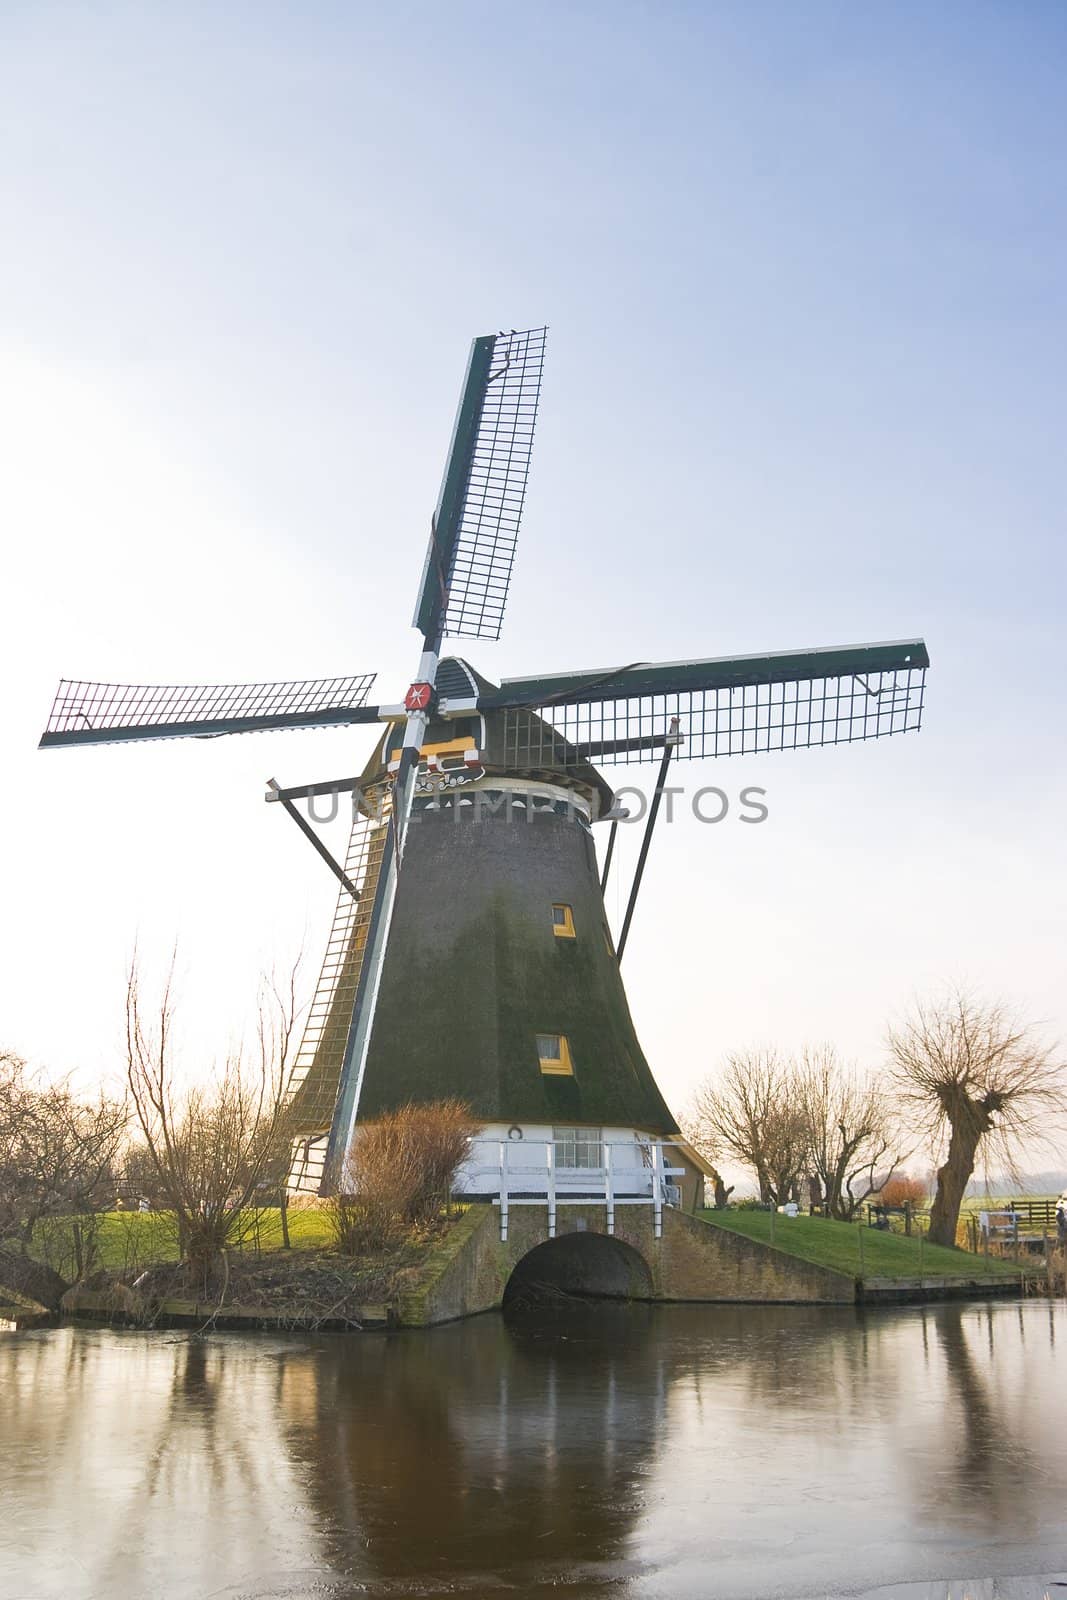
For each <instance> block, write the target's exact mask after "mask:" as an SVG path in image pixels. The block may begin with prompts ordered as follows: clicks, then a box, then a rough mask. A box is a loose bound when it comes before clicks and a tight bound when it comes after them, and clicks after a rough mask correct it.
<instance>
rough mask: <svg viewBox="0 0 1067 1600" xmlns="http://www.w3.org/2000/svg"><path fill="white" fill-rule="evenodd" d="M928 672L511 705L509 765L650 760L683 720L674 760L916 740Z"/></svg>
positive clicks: (508, 712) (506, 744) (507, 734)
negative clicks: (891, 738)
mask: <svg viewBox="0 0 1067 1600" xmlns="http://www.w3.org/2000/svg"><path fill="white" fill-rule="evenodd" d="M925 680H926V668H925V667H903V668H895V669H893V670H889V671H882V672H866V673H864V674H862V675H858V674H842V675H839V676H833V677H825V678H807V679H801V680H794V681H789V682H780V683H754V684H744V685H736V686H724V687H721V688H713V689H692V690H679V691H675V692H672V693H663V694H650V695H641V696H635V697H633V698H631V699H608V700H593V701H583V702H580V703H577V704H575V703H573V702H572V703H566V702H564V703H557V704H554V703H552V702H549V703H547V704H545V705H542V706H538V707H530V708H521V709H515V708H505V710H504V759H505V761H506V762H507V764H508V765H509V766H516V767H519V768H535V769H536V768H549V767H553V766H560V765H562V766H563V767H571V766H577V765H579V764H580V763H582V762H585V761H597V760H599V761H603V762H606V763H608V762H610V763H616V764H619V765H630V764H632V763H634V762H640V761H648V760H649V759H650V756H651V755H653V754H654V753H655V751H656V749H657V748H658V749H662V748H663V747H664V745H665V744H666V742H667V738H668V736H669V735H670V734H671V733H672V722H673V721H674V719H675V718H677V721H678V728H677V735H678V742H677V744H676V745H675V750H674V758H675V760H679V759H682V760H684V759H687V758H688V759H692V760H699V759H700V758H702V757H710V756H738V755H763V754H766V753H768V752H771V751H778V750H801V749H808V748H811V747H815V746H820V745H834V744H854V743H858V742H860V741H862V740H864V739H879V738H885V737H886V736H888V735H891V734H896V733H911V732H915V731H917V730H918V728H919V727H920V724H921V722H922V712H923V695H924V690H925Z"/></svg>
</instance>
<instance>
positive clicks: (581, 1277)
mask: <svg viewBox="0 0 1067 1600" xmlns="http://www.w3.org/2000/svg"><path fill="white" fill-rule="evenodd" d="M555 1295H590V1296H595V1297H596V1298H598V1299H604V1300H651V1299H653V1298H654V1297H655V1288H654V1285H653V1279H652V1269H651V1268H650V1267H649V1264H648V1262H647V1261H646V1260H645V1258H644V1256H643V1255H642V1254H641V1252H640V1251H639V1250H636V1249H635V1248H634V1246H633V1245H632V1244H628V1243H627V1242H626V1240H625V1239H620V1238H618V1237H616V1236H614V1235H608V1234H606V1233H600V1232H592V1231H583V1232H581V1233H563V1234H559V1235H557V1237H556V1238H554V1239H546V1240H544V1241H543V1242H542V1243H541V1244H535V1245H533V1247H532V1248H531V1249H529V1250H527V1251H526V1253H525V1255H523V1256H521V1257H520V1258H519V1260H518V1261H517V1262H516V1263H515V1266H514V1267H513V1268H512V1271H511V1274H510V1276H509V1278H508V1280H507V1283H506V1284H505V1285H504V1294H503V1305H504V1308H505V1310H506V1309H508V1307H515V1306H516V1305H519V1304H521V1303H523V1302H524V1301H529V1300H535V1299H546V1298H547V1299H551V1298H552V1297H553V1296H555Z"/></svg>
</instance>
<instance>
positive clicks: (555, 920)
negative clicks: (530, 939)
mask: <svg viewBox="0 0 1067 1600" xmlns="http://www.w3.org/2000/svg"><path fill="white" fill-rule="evenodd" d="M552 932H553V933H554V934H555V935H556V938H557V939H573V938H575V937H576V935H575V932H574V912H573V911H572V910H571V908H570V906H565V905H554V906H553V907H552Z"/></svg>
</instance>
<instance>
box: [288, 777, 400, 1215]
mask: <svg viewBox="0 0 1067 1600" xmlns="http://www.w3.org/2000/svg"><path fill="white" fill-rule="evenodd" d="M392 800H393V790H392V785H391V784H383V785H381V786H380V787H378V788H375V789H368V790H367V791H366V792H365V793H364V794H363V796H362V802H361V803H362V808H363V809H362V810H361V811H360V812H358V813H357V814H356V816H355V817H354V819H353V823H352V832H351V835H350V836H349V841H348V849H347V852H346V854H345V862H344V868H345V873H346V875H347V876H348V878H349V881H350V882H351V883H353V884H355V886H356V888H357V890H358V891H359V899H358V900H354V899H353V898H352V896H351V895H350V894H349V892H348V890H347V889H345V888H342V889H341V890H340V892H339V893H338V896H337V905H336V907H335V909H334V915H333V922H332V924H331V927H330V937H329V940H328V942H327V945H326V953H325V955H324V956H323V961H322V969H321V971H320V973H319V980H318V983H317V984H316V986H315V994H314V998H313V999H312V1002H311V1006H310V1009H309V1011H308V1015H307V1020H306V1022H305V1024H304V1033H303V1037H302V1038H301V1041H300V1047H299V1049H298V1050H297V1053H296V1055H295V1057H294V1058H293V1065H292V1068H291V1070H290V1073H289V1082H288V1084H287V1086H286V1101H287V1105H288V1107H289V1118H290V1126H291V1130H292V1132H293V1134H294V1137H295V1146H294V1159H293V1169H292V1176H291V1179H290V1182H291V1186H292V1187H294V1188H299V1189H305V1190H307V1191H308V1192H312V1193H316V1194H317V1193H318V1186H319V1181H320V1179H321V1176H322V1170H321V1169H322V1159H323V1156H324V1154H325V1148H326V1144H325V1140H326V1135H327V1133H328V1132H329V1128H330V1124H331V1122H332V1121H333V1113H334V1107H335V1105H336V1102H337V1090H338V1085H339V1082H340V1076H341V1064H342V1061H343V1059H344V1053H345V1045H346V1043H347V1040H348V1032H349V1026H350V1024H351V1021H352V1013H353V1010H354V1009H355V1003H356V992H357V989H358V987H359V978H360V973H361V971H362V968H363V952H364V949H365V948H366V941H367V933H368V930H369V926H370V919H371V913H372V911H373V907H374V896H375V891H376V889H377V887H378V877H379V873H380V870H381V864H382V854H383V850H384V846H385V840H386V837H387V834H388V830H389V828H390V827H391V826H392Z"/></svg>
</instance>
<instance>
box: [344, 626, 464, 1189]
mask: <svg viewBox="0 0 1067 1600" xmlns="http://www.w3.org/2000/svg"><path fill="white" fill-rule="evenodd" d="M439 650H440V643H439V641H434V642H432V643H431V641H430V640H427V641H426V645H425V648H424V650H423V653H422V658H421V660H420V662H419V676H418V679H417V680H416V682H415V683H414V684H413V685H412V688H411V690H410V691H409V697H408V701H407V705H408V716H407V722H406V724H405V728H404V744H403V747H402V749H401V753H400V762H399V765H398V767H397V771H396V779H395V783H394V788H393V812H392V817H391V819H390V825H389V832H388V834H387V836H386V839H385V844H384V847H383V850H382V862H381V867H380V869H379V873H378V887H377V889H376V891H375V896H374V905H373V907H372V909H371V917H370V925H369V927H368V929H367V943H366V947H365V950H364V954H363V964H362V966H361V968H360V974H359V984H358V986H357V989H356V998H355V1004H354V1006H353V1009H352V1023H351V1026H350V1027H349V1031H348V1039H347V1041H346V1043H345V1053H344V1058H343V1060H342V1062H341V1074H340V1080H339V1086H338V1091H337V1103H336V1105H335V1107H334V1113H333V1122H332V1123H331V1126H330V1137H329V1140H328V1141H327V1145H326V1157H325V1160H324V1161H323V1170H322V1183H321V1185H320V1192H321V1193H322V1194H331V1193H336V1191H337V1189H338V1188H339V1186H340V1185H341V1183H342V1181H343V1179H344V1176H345V1172H346V1169H347V1166H348V1161H349V1157H350V1155H351V1152H352V1145H353V1142H354V1139H355V1133H356V1117H357V1114H358V1112H359V1098H360V1094H361V1092H362V1089H363V1076H364V1073H365V1072H366V1068H367V1055H368V1052H369V1050H370V1040H371V1030H372V1028H373V1026H374V1012H375V1008H376V1006H377V1001H378V988H379V985H380V984H381V978H382V967H383V965H384V962H385V947H386V945H387V944H388V942H389V927H390V924H391V923H392V920H393V906H394V903H395V901H396V890H397V874H398V873H399V870H400V863H401V861H402V859H403V854H404V841H405V838H406V836H407V827H408V818H409V817H410V815H411V803H412V800H413V799H414V795H415V777H416V773H417V769H418V764H419V752H420V750H421V749H422V745H423V742H424V740H425V737H426V726H427V723H428V722H429V720H430V708H431V706H432V703H433V692H434V686H435V684H436V682H437V661H438V653H439ZM416 691H420V693H419V694H416ZM412 697H414V698H412Z"/></svg>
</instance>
